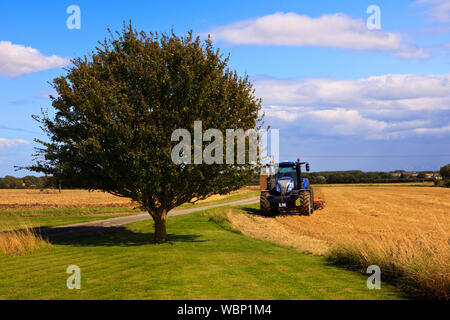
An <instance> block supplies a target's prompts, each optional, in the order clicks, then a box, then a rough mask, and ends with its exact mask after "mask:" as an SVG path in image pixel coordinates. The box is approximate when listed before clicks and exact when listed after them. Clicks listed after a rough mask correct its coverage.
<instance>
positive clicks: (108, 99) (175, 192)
mask: <svg viewBox="0 0 450 320" xmlns="http://www.w3.org/2000/svg"><path fill="white" fill-rule="evenodd" d="M110 35H111V37H110V38H109V39H106V40H105V41H103V42H99V46H98V47H97V48H96V49H95V50H94V51H92V52H91V53H90V54H89V55H87V56H83V57H81V58H77V59H74V60H73V61H72V64H71V66H70V67H68V68H67V69H66V72H67V73H66V74H65V75H64V76H61V77H58V78H56V79H54V80H53V82H52V85H53V87H54V89H55V90H56V92H57V95H55V96H51V97H50V98H51V99H52V106H53V108H54V113H53V115H52V116H50V115H49V113H48V112H43V114H42V115H40V116H35V119H36V120H37V121H39V122H40V123H41V128H42V129H43V130H44V131H45V132H46V133H47V135H48V138H49V139H48V141H41V140H36V141H37V142H39V143H41V144H42V147H40V148H38V149H37V154H36V156H37V157H36V160H35V163H34V165H32V166H31V167H29V169H31V170H34V171H38V172H44V173H46V174H50V175H53V176H54V177H55V179H58V180H60V181H63V183H67V184H69V185H72V186H75V185H76V186H80V187H85V188H89V189H99V190H104V191H106V192H109V193H111V194H114V195H117V196H123V197H129V198H131V199H133V200H135V201H137V202H138V203H139V204H140V206H141V207H142V209H144V210H146V211H148V212H149V213H150V215H151V216H152V217H153V220H154V222H155V239H156V240H157V241H164V240H165V239H166V237H167V234H166V217H167V212H168V211H169V210H170V209H172V208H174V207H177V206H179V205H180V204H182V203H185V202H189V201H196V200H198V199H204V198H206V197H208V196H210V195H212V194H217V193H219V194H224V193H228V192H230V191H232V190H235V189H237V188H239V187H241V186H242V185H244V184H245V183H246V182H247V181H249V179H251V175H252V173H253V172H254V168H255V164H254V163H250V162H249V161H246V163H245V164H238V165H237V164H204V163H203V164H187V163H183V164H175V163H174V162H173V161H172V158H171V150H172V148H173V147H174V145H176V144H177V142H173V141H171V135H172V132H173V131H174V130H175V129H179V128H185V129H187V130H188V131H189V132H191V134H192V136H193V128H194V121H197V120H198V121H202V125H203V130H206V129H208V128H215V129H219V130H221V131H222V132H225V130H226V129H243V130H248V129H252V128H253V129H256V130H259V129H260V128H261V124H262V116H261V113H260V110H261V101H260V99H257V98H256V97H255V95H254V90H253V88H252V85H251V83H250V82H249V80H248V78H247V76H244V77H240V76H238V75H237V74H236V72H235V71H231V70H230V69H229V68H228V67H227V64H228V57H223V55H222V54H221V53H220V52H219V50H218V49H215V48H214V47H213V45H212V43H211V41H210V40H209V39H208V40H206V41H201V40H200V39H199V37H193V36H192V32H189V33H188V34H187V35H186V36H183V37H178V36H176V35H175V34H174V33H173V32H172V33H171V34H162V35H158V34H155V33H149V34H146V33H145V32H138V31H136V30H135V29H133V27H132V26H131V23H130V25H128V26H125V25H124V28H123V30H122V31H121V32H116V33H110ZM236 143H237V142H236ZM224 145H225V144H224ZM247 151H248V150H247ZM186 154H188V153H186ZM193 155H194V151H193V147H192V158H193Z"/></svg>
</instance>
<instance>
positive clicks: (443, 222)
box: [230, 186, 450, 298]
mask: <svg viewBox="0 0 450 320" xmlns="http://www.w3.org/2000/svg"><path fill="white" fill-rule="evenodd" d="M315 190H316V194H317V195H319V196H321V197H322V198H323V199H325V201H326V207H325V209H323V210H320V211H316V212H315V213H314V214H313V215H312V216H279V217H276V218H264V217H261V216H258V215H253V214H237V215H236V214H234V215H230V219H231V220H232V224H233V226H235V227H236V228H238V229H239V230H241V231H242V232H243V233H244V234H247V235H251V236H254V237H257V238H260V239H265V240H271V241H274V242H279V243H282V244H284V245H289V246H292V247H296V248H297V249H299V250H301V251H307V252H310V253H314V254H319V255H322V254H328V255H329V257H330V259H332V260H334V261H337V262H339V263H344V264H348V265H353V266H358V265H361V266H364V265H369V264H378V265H380V266H381V265H383V266H384V267H385V268H384V270H386V272H388V274H387V276H392V277H393V278H398V277H401V278H402V279H403V280H402V282H403V283H407V282H412V284H413V286H414V288H413V290H417V291H418V292H417V294H424V292H426V293H425V294H426V295H428V296H436V297H440V298H448V295H449V290H450V244H449V236H450V190H449V189H446V188H429V187H398V186H397V187H382V186H378V187H375V188H374V187H351V186H341V187H336V186H335V187H329V188H328V187H325V188H316V189H315ZM330 250H331V251H330ZM410 289H411V288H410Z"/></svg>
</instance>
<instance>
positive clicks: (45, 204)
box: [0, 186, 259, 210]
mask: <svg viewBox="0 0 450 320" xmlns="http://www.w3.org/2000/svg"><path fill="white" fill-rule="evenodd" d="M257 190H259V188H258V187H253V186H250V187H244V188H241V189H239V190H236V191H234V192H231V193H230V194H228V195H213V196H211V197H209V198H208V199H205V200H201V201H198V203H203V202H207V201H215V200H222V199H225V198H227V197H229V196H230V195H237V194H243V193H249V192H253V191H257ZM136 205H137V204H136V203H134V202H132V201H131V200H130V199H128V198H121V197H116V196H113V195H111V194H108V193H106V192H101V191H91V192H89V191H88V190H62V192H61V193H60V192H58V190H53V189H48V190H43V191H40V190H36V189H0V210H28V209H32V210H38V209H72V208H80V209H81V208H100V207H108V208H116V207H133V206H136Z"/></svg>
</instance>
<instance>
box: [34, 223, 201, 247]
mask: <svg viewBox="0 0 450 320" xmlns="http://www.w3.org/2000/svg"><path fill="white" fill-rule="evenodd" d="M66 229H70V230H64V232H62V231H58V232H55V231H56V230H52V229H49V230H41V235H42V236H43V237H44V238H46V239H48V241H49V242H50V243H52V244H58V245H72V246H73V245H75V246H124V247H130V246H141V245H148V244H159V243H160V242H156V241H155V240H154V233H153V232H134V231H132V230H130V229H127V228H125V227H97V226H95V227H90V226H83V227H71V228H66ZM52 231H53V232H52ZM200 237H201V236H200V235H197V234H185V235H182V234H168V235H167V241H166V242H164V243H169V244H173V243H175V242H205V241H208V240H204V239H203V240H202V239H200Z"/></svg>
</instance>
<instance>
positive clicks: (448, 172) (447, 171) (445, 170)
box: [439, 164, 450, 179]
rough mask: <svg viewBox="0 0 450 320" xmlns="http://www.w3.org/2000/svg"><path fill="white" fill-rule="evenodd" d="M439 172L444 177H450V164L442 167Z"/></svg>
mask: <svg viewBox="0 0 450 320" xmlns="http://www.w3.org/2000/svg"><path fill="white" fill-rule="evenodd" d="M439 172H440V174H441V176H442V179H450V164H447V165H445V166H443V167H441V170H440V171H439Z"/></svg>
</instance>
